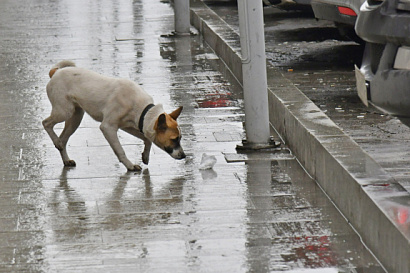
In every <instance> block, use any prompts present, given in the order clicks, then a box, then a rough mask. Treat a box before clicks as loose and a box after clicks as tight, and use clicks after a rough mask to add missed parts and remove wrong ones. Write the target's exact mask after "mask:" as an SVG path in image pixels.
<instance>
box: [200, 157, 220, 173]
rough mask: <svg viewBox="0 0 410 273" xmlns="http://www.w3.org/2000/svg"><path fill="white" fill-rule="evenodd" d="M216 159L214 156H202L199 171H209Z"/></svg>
mask: <svg viewBox="0 0 410 273" xmlns="http://www.w3.org/2000/svg"><path fill="white" fill-rule="evenodd" d="M215 163H216V157H215V156H214V155H207V154H206V153H203V154H202V159H201V164H200V165H199V169H200V170H209V169H212V168H213V167H214V166H215Z"/></svg>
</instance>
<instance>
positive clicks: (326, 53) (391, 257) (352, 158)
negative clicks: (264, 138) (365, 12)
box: [198, 1, 410, 272]
mask: <svg viewBox="0 0 410 273" xmlns="http://www.w3.org/2000/svg"><path fill="white" fill-rule="evenodd" d="M207 3H208V4H209V6H210V7H211V8H212V10H213V11H215V12H216V13H217V14H218V15H219V16H220V17H221V18H222V19H223V20H224V21H225V22H227V23H228V24H229V25H230V26H229V27H228V26H226V24H225V23H224V22H222V21H221V20H220V19H215V17H212V16H211V15H208V16H209V17H211V18H212V19H209V20H208V19H207V18H206V17H205V16H204V15H202V13H203V14H205V12H203V11H202V10H203V9H202V7H200V6H198V10H199V12H201V15H200V16H202V18H205V19H204V20H207V26H209V25H211V28H213V29H214V33H217V35H220V36H221V37H222V40H223V42H224V41H226V42H225V44H226V45H228V46H229V47H230V48H231V49H232V50H233V51H236V52H238V47H237V45H236V43H235V42H233V41H238V40H239V37H238V35H237V34H235V35H234V34H231V35H229V34H227V33H228V32H229V33H233V31H232V30H234V31H236V32H238V17H237V11H236V6H235V5H234V4H226V3H225V4H223V5H221V4H220V3H219V2H217V1H207ZM264 12H265V16H264V19H265V36H266V51H267V57H268V65H267V66H268V76H269V78H268V82H270V83H271V85H270V86H269V87H270V88H271V90H270V91H269V93H270V94H274V95H272V97H275V98H274V99H272V100H271V101H272V102H273V105H274V106H273V109H271V111H272V112H273V113H276V114H279V117H278V118H276V117H275V116H274V115H273V117H272V116H271V122H272V123H274V124H275V126H278V128H279V129H278V130H279V131H280V132H281V133H282V134H283V135H284V136H285V138H287V139H289V138H290V139H291V140H292V141H291V143H290V146H292V148H293V149H295V154H297V156H298V157H300V159H301V162H302V163H303V164H304V165H305V168H306V169H307V170H309V172H310V173H312V175H313V176H314V177H315V178H316V179H317V180H318V182H319V183H320V184H321V185H322V186H323V188H324V189H325V191H326V192H328V193H329V196H331V198H332V199H333V200H334V202H335V203H336V204H337V205H338V206H339V208H340V209H341V211H342V212H343V213H344V214H345V215H347V217H348V219H349V220H350V221H351V222H352V224H353V225H354V226H355V227H356V228H357V230H358V231H359V233H360V234H361V235H362V236H363V237H362V238H363V240H364V241H365V242H366V243H367V244H369V245H370V246H371V248H372V249H373V250H374V251H375V252H376V253H378V255H379V258H380V259H381V260H382V262H383V263H384V264H385V265H386V266H387V267H388V268H389V272H409V268H410V264H409V263H408V262H407V258H405V257H407V256H408V254H406V255H404V256H401V254H400V253H405V252H406V253H408V251H409V248H408V242H409V236H408V234H409V233H408V230H409V229H408V227H409V220H408V219H409V218H408V215H409V211H410V207H409V202H410V201H409V200H410V194H409V182H408V181H409V179H408V178H409V172H408V165H409V160H408V155H409V145H408V143H409V137H408V136H409V133H410V129H409V127H407V126H406V125H405V124H404V123H402V122H401V121H400V120H399V119H397V118H394V117H391V116H387V115H385V114H384V113H382V112H380V111H378V110H377V109H375V108H373V107H369V108H366V107H365V106H364V105H363V104H362V103H361V102H360V100H359V98H358V96H357V93H356V87H355V79H354V71H353V66H354V64H359V63H360V59H361V54H362V50H363V47H362V46H361V45H359V44H356V43H354V42H351V41H343V40H342V37H340V35H339V34H338V32H337V30H336V28H334V26H333V25H332V24H331V23H328V22H326V21H316V20H315V19H314V18H313V16H312V15H311V14H306V13H300V12H284V11H279V10H276V9H273V8H265V10H264ZM220 28H222V29H224V31H220ZM228 29H229V30H228ZM210 37H212V36H210ZM224 50H225V51H227V49H226V48H224ZM220 52H222V51H220ZM221 55H227V58H228V59H229V58H235V60H238V59H239V58H240V57H239V56H238V55H236V56H235V57H231V55H229V54H223V53H221ZM232 63H233V62H232ZM236 74H240V73H236ZM302 92H303V93H302ZM307 97H308V98H309V99H307ZM311 101H313V103H315V104H316V105H314V104H313V103H312V102H311ZM305 103H306V104H309V107H307V108H306V111H303V110H302V111H298V110H296V108H297V107H296V108H295V106H296V105H298V106H299V105H302V106H304V105H305ZM275 107H277V109H276V108H275ZM320 110H321V111H320ZM328 117H329V118H330V119H329V118H328ZM318 122H319V123H320V122H321V123H323V122H327V123H326V124H327V126H329V128H330V127H331V128H333V129H336V130H333V131H332V130H328V129H327V127H326V126H314V124H316V123H318ZM295 124H296V125H295ZM331 124H332V125H331ZM336 124H337V126H336ZM294 130H298V132H299V133H300V134H301V135H302V134H306V135H303V136H302V137H301V138H300V139H301V140H298V139H297V137H294V136H293V135H294V133H293V134H292V132H294ZM324 136H325V137H324ZM338 136H340V137H341V138H340V137H338ZM353 140H354V141H353ZM295 143H296V144H295ZM306 143H308V144H306ZM317 143H320V144H319V145H316V144H317ZM306 147H307V148H306ZM328 155H330V157H328ZM324 159H327V161H326V160H324ZM332 160H334V161H335V162H337V163H336V164H331V163H329V161H332ZM329 166H331V167H329ZM336 166H338V167H336ZM380 166H381V167H380ZM339 167H340V168H339ZM336 169H337V170H336ZM332 173H333V177H334V178H335V179H337V178H340V179H337V183H332V182H331V181H332V179H329V178H331V177H332ZM335 173H338V175H337V176H335V175H334V174H335ZM342 173H347V174H348V175H347V176H343V177H342V176H341V175H340V174H342ZM341 177H342V178H341ZM351 178H353V179H352V180H350V179H351ZM348 181H351V182H352V183H351V182H348ZM368 186H370V187H368ZM345 195H346V196H345ZM367 198H369V199H370V200H371V202H370V203H367V204H364V203H365V202H363V200H366V199H367ZM376 215H379V216H376ZM382 222H383V223H382ZM396 234H399V236H398V237H395V236H396ZM401 243H403V244H401ZM399 245H401V246H400V247H399ZM390 246H391V247H390ZM398 249H400V250H398ZM392 253H395V254H392Z"/></svg>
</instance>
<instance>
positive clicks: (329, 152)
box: [191, 0, 410, 272]
mask: <svg viewBox="0 0 410 273" xmlns="http://www.w3.org/2000/svg"><path fill="white" fill-rule="evenodd" d="M191 23H192V25H193V26H194V27H196V28H197V29H198V31H199V32H200V33H201V35H202V36H203V38H204V40H205V41H206V42H207V43H208V44H209V45H210V46H211V47H212V49H213V50H214V51H215V53H216V54H217V55H218V56H219V57H220V58H221V59H222V61H223V62H224V63H225V65H226V66H227V67H228V69H230V71H231V73H232V74H233V75H234V77H235V78H237V80H238V82H240V83H242V65H241V55H240V47H239V46H238V43H239V35H238V34H237V33H235V31H234V30H233V29H232V28H231V27H230V26H229V25H227V24H226V22H224V21H223V20H222V19H221V18H219V16H218V15H217V14H216V13H214V12H213V11H212V10H211V9H209V8H208V7H207V6H206V5H205V4H204V3H203V2H202V1H201V0H191ZM235 36H236V38H235ZM267 70H268V77H269V78H268V94H269V105H270V109H269V110H270V123H271V125H272V126H273V127H274V128H275V130H276V131H277V132H278V133H279V135H280V136H281V137H282V138H283V139H284V140H285V141H286V142H287V143H288V145H289V146H290V148H291V150H292V151H293V153H294V154H295V155H296V157H297V158H298V160H299V161H300V163H301V164H302V165H303V167H304V168H305V169H306V170H307V172H308V173H309V174H310V175H311V176H312V177H313V178H314V179H316V181H317V182H318V184H319V185H320V186H321V187H322V189H323V190H324V191H325V192H326V194H327V195H328V196H329V197H330V199H331V200H332V201H333V202H334V203H335V205H336V206H337V207H338V209H339V210H340V211H341V213H342V214H343V215H344V216H345V217H346V219H347V220H348V221H349V222H350V223H351V225H352V226H353V227H354V228H355V229H356V230H357V232H358V233H359V234H360V236H361V238H362V240H363V242H364V243H365V244H366V245H367V246H368V247H369V248H370V249H371V250H372V251H373V253H374V254H375V255H376V257H377V258H378V259H380V261H381V263H382V264H383V265H384V266H385V268H386V269H387V270H388V271H389V272H410V261H409V259H408V257H410V236H409V233H408V232H406V230H401V228H400V226H398V225H397V224H396V223H395V221H394V219H393V216H392V215H391V213H389V207H388V205H386V204H388V203H389V202H390V201H391V200H390V199H392V198H410V196H409V194H408V192H407V191H405V189H403V188H402V187H401V186H400V185H399V184H398V183H396V181H395V180H394V179H393V178H392V177H391V176H390V175H388V174H387V173H386V172H385V171H384V169H383V168H381V167H380V165H379V164H378V163H377V162H376V161H375V160H374V159H372V158H371V157H370V156H369V155H368V154H367V153H366V152H365V151H363V150H362V149H361V147H360V146H359V145H358V144H357V143H356V142H354V141H353V140H352V139H351V138H350V137H349V136H348V135H346V134H345V133H344V132H343V131H342V130H341V129H340V128H339V127H338V126H337V125H336V124H334V122H333V121H332V120H330V119H329V118H328V117H327V116H326V115H325V114H324V113H323V112H322V111H321V110H320V109H319V108H318V107H317V106H316V105H315V104H314V103H313V102H311V101H310V100H309V99H308V98H307V97H306V96H305V95H304V94H303V93H302V92H301V91H300V90H299V89H298V88H297V87H296V86H294V85H293V84H292V83H291V82H290V81H289V80H287V79H285V77H284V76H283V75H282V74H281V72H280V71H279V70H277V69H275V68H274V67H269V66H268V67H267ZM351 159H354V160H351ZM386 192H387V193H388V194H383V193H386ZM406 200H408V199H406Z"/></svg>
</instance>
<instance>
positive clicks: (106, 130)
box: [100, 121, 141, 171]
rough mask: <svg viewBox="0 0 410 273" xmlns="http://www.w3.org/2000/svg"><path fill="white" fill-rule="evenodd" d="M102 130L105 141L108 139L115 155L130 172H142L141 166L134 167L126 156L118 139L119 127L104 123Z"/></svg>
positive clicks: (101, 126)
mask: <svg viewBox="0 0 410 273" xmlns="http://www.w3.org/2000/svg"><path fill="white" fill-rule="evenodd" d="M100 129H101V131H102V132H103V134H104V137H105V139H107V141H108V143H109V144H110V146H111V148H112V149H113V151H114V153H115V155H116V156H117V157H118V160H119V161H120V162H121V163H122V164H124V166H125V167H126V168H127V170H128V171H141V167H140V166H139V165H134V164H132V162H131V161H130V160H129V159H128V158H127V156H126V155H125V152H124V149H123V148H122V146H121V143H120V141H119V139H118V135H117V131H118V127H116V126H113V125H111V124H109V123H107V122H104V121H103V122H102V123H101V125H100Z"/></svg>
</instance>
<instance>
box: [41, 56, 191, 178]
mask: <svg viewBox="0 0 410 273" xmlns="http://www.w3.org/2000/svg"><path fill="white" fill-rule="evenodd" d="M49 76H50V81H49V83H48V84H47V89H46V90H47V96H48V98H49V100H50V102H51V106H52V110H51V114H50V116H49V117H48V118H46V119H45V120H43V122H42V124H43V126H44V129H45V130H46V132H47V133H48V135H49V136H50V138H51V140H52V141H53V144H54V146H55V147H56V148H57V149H58V150H59V151H60V154H61V158H62V159H63V163H64V166H68V167H74V166H76V163H75V161H74V160H71V159H70V158H69V157H68V154H67V148H66V146H67V142H68V139H69V138H70V136H71V135H72V134H73V133H74V132H75V130H76V129H77V128H78V126H79V125H80V123H81V120H82V118H83V116H84V112H86V113H87V114H89V115H90V116H91V117H92V118H93V119H94V120H96V121H98V122H101V124H100V129H101V131H102V133H103V134H104V137H105V138H106V140H107V141H108V143H109V144H110V146H111V148H112V149H113V151H114V153H115V155H116V156H117V157H118V160H119V161H120V162H121V163H122V164H124V166H125V167H126V168H127V170H128V171H141V166H139V165H134V164H133V163H132V162H131V161H130V160H129V159H128V158H127V156H126V155H125V152H124V149H123V148H122V146H121V144H120V141H119V139H118V135H117V132H118V129H121V130H123V131H125V132H127V133H129V134H131V135H133V136H135V137H137V138H140V139H142V140H143V141H144V151H143V152H142V162H143V163H144V164H148V162H149V154H150V150H151V145H152V143H154V144H155V145H157V146H158V147H159V148H161V149H162V150H164V151H165V152H167V153H168V154H169V155H170V156H171V157H173V158H175V159H183V158H185V157H186V156H185V153H184V150H183V149H182V147H181V144H180V141H181V130H180V128H179V126H178V123H177V121H176V120H177V118H178V116H179V115H180V114H181V111H182V106H181V107H179V108H177V109H176V110H175V111H173V112H172V113H170V114H167V113H165V111H164V109H163V106H162V105H161V104H157V105H154V102H153V99H152V97H151V96H150V95H148V93H146V92H145V91H144V90H143V89H142V88H141V87H140V86H139V85H138V84H137V83H135V82H133V81H131V80H128V79H120V78H112V77H107V76H103V75H100V74H98V73H96V72H93V71H90V70H87V69H83V68H79V67H76V65H75V63H74V62H72V61H68V60H64V61H61V62H59V63H57V64H56V65H55V66H54V67H52V68H51V70H50V72H49ZM63 121H64V122H65V125H64V129H63V131H62V132H61V134H60V136H57V134H56V133H55V132H54V130H53V128H54V126H55V125H56V124H57V123H60V122H63Z"/></svg>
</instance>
